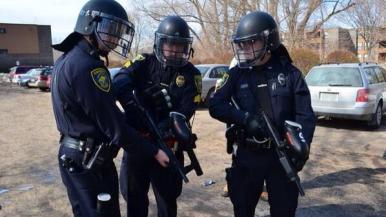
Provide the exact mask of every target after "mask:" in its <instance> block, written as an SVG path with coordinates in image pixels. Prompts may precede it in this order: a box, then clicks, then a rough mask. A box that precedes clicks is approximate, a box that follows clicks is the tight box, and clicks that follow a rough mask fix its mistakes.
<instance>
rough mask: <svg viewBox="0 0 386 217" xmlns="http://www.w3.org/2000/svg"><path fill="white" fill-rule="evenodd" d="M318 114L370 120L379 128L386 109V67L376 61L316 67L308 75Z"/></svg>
mask: <svg viewBox="0 0 386 217" xmlns="http://www.w3.org/2000/svg"><path fill="white" fill-rule="evenodd" d="M306 82H307V85H308V87H309V89H310V93H311V102H312V108H313V109H314V112H315V114H316V115H317V116H324V117H335V118H345V119H354V120H363V121H367V122H368V125H369V126H371V127H373V128H378V127H379V126H380V125H381V122H382V115H383V113H384V112H385V111H386V105H385V102H386V70H384V69H383V68H381V67H379V65H377V64H371V63H369V64H367V63H345V64H323V65H319V66H315V67H313V68H312V69H311V71H310V72H309V73H308V74H307V76H306Z"/></svg>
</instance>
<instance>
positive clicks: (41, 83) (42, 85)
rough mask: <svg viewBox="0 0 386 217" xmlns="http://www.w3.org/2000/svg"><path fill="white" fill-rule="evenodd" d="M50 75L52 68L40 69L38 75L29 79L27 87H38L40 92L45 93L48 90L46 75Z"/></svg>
mask: <svg viewBox="0 0 386 217" xmlns="http://www.w3.org/2000/svg"><path fill="white" fill-rule="evenodd" d="M51 74H52V68H51V67H47V68H42V69H41V71H40V73H39V74H37V75H36V76H35V77H33V78H31V79H30V81H29V82H28V87H38V88H39V89H40V90H42V91H45V90H47V89H49V86H48V85H47V80H48V75H51Z"/></svg>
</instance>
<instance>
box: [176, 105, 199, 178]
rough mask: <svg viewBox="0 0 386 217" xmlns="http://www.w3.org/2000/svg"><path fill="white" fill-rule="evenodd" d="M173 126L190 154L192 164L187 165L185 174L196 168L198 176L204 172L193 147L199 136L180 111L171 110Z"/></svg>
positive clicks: (178, 139)
mask: <svg viewBox="0 0 386 217" xmlns="http://www.w3.org/2000/svg"><path fill="white" fill-rule="evenodd" d="M169 116H170V119H171V122H172V124H171V128H172V131H173V134H174V136H175V138H176V139H177V141H178V143H180V144H183V145H184V151H186V153H187V154H188V156H189V159H190V165H187V166H185V174H188V173H189V172H190V171H192V170H194V171H195V172H196V175H197V176H201V175H202V174H203V172H202V169H201V166H200V163H199V162H198V160H197V157H196V154H195V153H194V151H193V149H194V148H196V141H197V136H196V134H193V133H192V131H191V128H190V127H189V126H188V123H187V120H186V117H185V116H184V115H183V114H181V113H178V112H170V114H169Z"/></svg>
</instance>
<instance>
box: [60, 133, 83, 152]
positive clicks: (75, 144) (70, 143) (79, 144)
mask: <svg viewBox="0 0 386 217" xmlns="http://www.w3.org/2000/svg"><path fill="white" fill-rule="evenodd" d="M60 144H61V145H63V146H64V147H67V148H72V149H76V150H78V151H80V152H83V150H84V146H85V145H86V141H84V140H80V139H75V138H73V137H70V136H61V138H60Z"/></svg>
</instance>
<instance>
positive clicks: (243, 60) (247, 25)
mask: <svg viewBox="0 0 386 217" xmlns="http://www.w3.org/2000/svg"><path fill="white" fill-rule="evenodd" d="M279 45H280V38H279V31H278V27H277V24H276V22H275V20H274V19H273V17H272V16H271V15H269V14H267V13H265V12H261V11H256V12H251V13H249V14H247V15H245V16H243V17H242V18H241V19H240V22H239V24H238V26H237V29H236V34H234V35H233V37H232V48H233V52H234V55H235V57H236V59H237V60H238V65H239V67H240V68H246V67H252V66H254V65H255V64H256V63H257V62H258V61H259V60H262V59H263V58H264V57H265V55H266V54H267V52H273V51H275V50H276V49H277V48H278V47H279Z"/></svg>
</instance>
